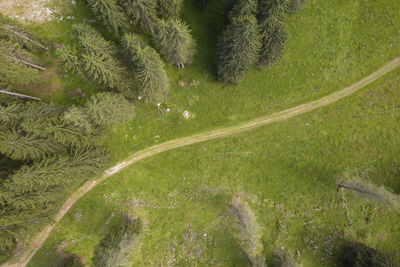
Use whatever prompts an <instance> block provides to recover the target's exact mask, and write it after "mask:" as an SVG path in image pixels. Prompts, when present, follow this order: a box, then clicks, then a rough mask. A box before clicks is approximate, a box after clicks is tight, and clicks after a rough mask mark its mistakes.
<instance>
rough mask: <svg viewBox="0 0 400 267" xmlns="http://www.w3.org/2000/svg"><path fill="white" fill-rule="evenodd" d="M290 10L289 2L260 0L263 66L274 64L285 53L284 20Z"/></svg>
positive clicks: (261, 59)
mask: <svg viewBox="0 0 400 267" xmlns="http://www.w3.org/2000/svg"><path fill="white" fill-rule="evenodd" d="M287 9H288V0H260V1H259V13H258V21H259V24H260V28H261V35H262V48H261V55H260V62H259V64H260V65H261V66H268V65H271V64H274V63H275V62H276V61H278V60H279V58H280V57H281V55H282V53H283V48H284V43H285V41H286V33H285V31H284V28H283V25H282V23H283V19H284V18H285V14H286V12H287Z"/></svg>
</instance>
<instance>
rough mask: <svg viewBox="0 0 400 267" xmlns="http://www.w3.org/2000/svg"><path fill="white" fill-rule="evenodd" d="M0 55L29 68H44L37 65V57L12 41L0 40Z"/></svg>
mask: <svg viewBox="0 0 400 267" xmlns="http://www.w3.org/2000/svg"><path fill="white" fill-rule="evenodd" d="M0 56H1V57H2V58H6V59H10V60H12V61H14V62H15V63H18V64H22V65H25V66H29V67H31V68H35V69H39V70H45V68H43V67H41V66H39V65H37V64H38V63H37V58H36V57H35V56H34V55H33V54H31V53H29V52H28V51H26V50H24V49H23V48H22V47H21V46H20V45H19V44H16V43H13V42H12V41H7V40H0Z"/></svg>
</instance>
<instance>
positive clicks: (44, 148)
mask: <svg viewBox="0 0 400 267" xmlns="http://www.w3.org/2000/svg"><path fill="white" fill-rule="evenodd" d="M63 149H64V148H63V146H61V145H60V144H58V143H57V142H55V141H54V140H51V139H44V138H40V137H37V136H34V135H31V134H27V135H22V134H21V133H18V132H17V131H16V130H7V131H2V132H1V133H0V153H3V154H4V155H6V156H7V157H9V158H11V159H16V160H26V159H29V160H32V159H40V158H42V157H45V156H47V155H50V154H55V153H59V152H61V151H62V150H63Z"/></svg>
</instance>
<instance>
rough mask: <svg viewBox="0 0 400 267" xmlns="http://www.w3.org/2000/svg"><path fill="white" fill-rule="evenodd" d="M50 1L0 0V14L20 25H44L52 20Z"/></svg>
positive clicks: (52, 11)
mask: <svg viewBox="0 0 400 267" xmlns="http://www.w3.org/2000/svg"><path fill="white" fill-rule="evenodd" d="M51 1H52V0H1V1H0V12H1V13H3V14H4V15H6V16H9V17H10V18H13V19H16V20H18V21H20V22H22V23H30V22H36V23H44V22H48V21H50V20H52V18H53V13H54V12H55V10H53V9H51V8H50V3H51Z"/></svg>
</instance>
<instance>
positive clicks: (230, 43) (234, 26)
mask: <svg viewBox="0 0 400 267" xmlns="http://www.w3.org/2000/svg"><path fill="white" fill-rule="evenodd" d="M260 39H261V36H260V33H259V30H258V25H257V20H256V19H255V17H254V16H247V17H238V18H233V19H232V23H231V24H230V25H228V26H227V28H226V29H225V30H224V32H223V35H222V38H221V39H220V40H219V49H218V51H219V59H218V69H217V73H218V79H219V80H220V81H223V82H231V83H237V82H238V81H239V79H240V78H241V76H242V75H243V73H244V72H246V71H247V70H249V69H250V68H252V67H253V66H254V65H255V64H256V63H257V61H258V58H259V52H260V47H261V42H260Z"/></svg>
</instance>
